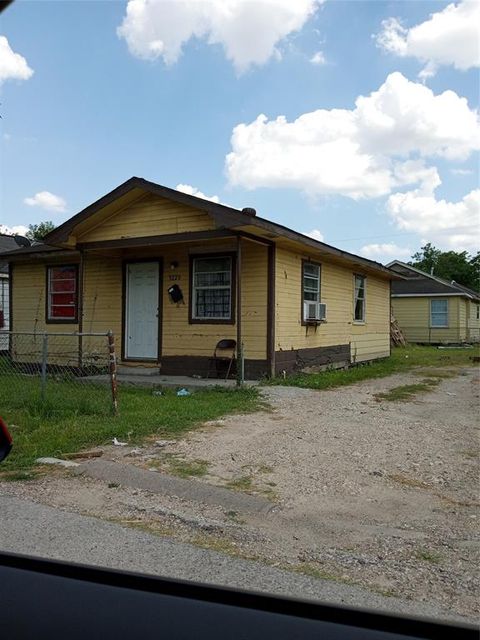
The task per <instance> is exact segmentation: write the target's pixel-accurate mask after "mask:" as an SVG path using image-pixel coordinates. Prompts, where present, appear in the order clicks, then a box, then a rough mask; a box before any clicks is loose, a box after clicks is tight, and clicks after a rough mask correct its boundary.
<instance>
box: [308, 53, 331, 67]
mask: <svg viewBox="0 0 480 640" xmlns="http://www.w3.org/2000/svg"><path fill="white" fill-rule="evenodd" d="M310 62H311V63H312V64H315V65H318V66H320V65H323V64H327V61H326V59H325V56H324V54H323V51H317V53H314V54H313V56H312V57H311V58H310Z"/></svg>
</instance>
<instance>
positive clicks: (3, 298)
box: [0, 233, 28, 351]
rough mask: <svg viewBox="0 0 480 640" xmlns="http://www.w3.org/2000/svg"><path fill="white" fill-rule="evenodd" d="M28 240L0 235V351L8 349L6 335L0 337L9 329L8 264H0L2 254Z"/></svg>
mask: <svg viewBox="0 0 480 640" xmlns="http://www.w3.org/2000/svg"><path fill="white" fill-rule="evenodd" d="M27 243H28V240H27V239H26V238H24V237H23V236H8V235H6V234H4V233H0V351H6V350H7V349H8V335H1V332H2V331H8V330H9V329H10V298H9V294H10V287H9V275H8V264H7V263H6V262H2V253H5V252H7V251H13V250H14V249H18V248H19V247H21V246H25V244H27Z"/></svg>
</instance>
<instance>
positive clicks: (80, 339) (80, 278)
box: [77, 249, 85, 368]
mask: <svg viewBox="0 0 480 640" xmlns="http://www.w3.org/2000/svg"><path fill="white" fill-rule="evenodd" d="M84 260H85V254H84V252H83V249H80V262H79V265H78V283H77V287H78V292H77V296H78V305H77V314H78V333H79V336H78V366H79V368H82V366H83V337H82V333H83V278H84V269H85V262H84Z"/></svg>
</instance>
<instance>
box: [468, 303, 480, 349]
mask: <svg viewBox="0 0 480 640" xmlns="http://www.w3.org/2000/svg"><path fill="white" fill-rule="evenodd" d="M479 308H480V304H479V303H478V302H473V300H469V301H468V303H467V340H470V341H473V342H478V341H479V340H480V318H478V317H477V314H478V309H479Z"/></svg>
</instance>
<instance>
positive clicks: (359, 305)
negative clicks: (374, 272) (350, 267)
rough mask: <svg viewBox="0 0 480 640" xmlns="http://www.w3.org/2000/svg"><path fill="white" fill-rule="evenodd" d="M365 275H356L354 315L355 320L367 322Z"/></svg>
mask: <svg viewBox="0 0 480 640" xmlns="http://www.w3.org/2000/svg"><path fill="white" fill-rule="evenodd" d="M365 281H366V278H365V276H359V275H355V295H354V315H353V319H354V321H355V322H365Z"/></svg>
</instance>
